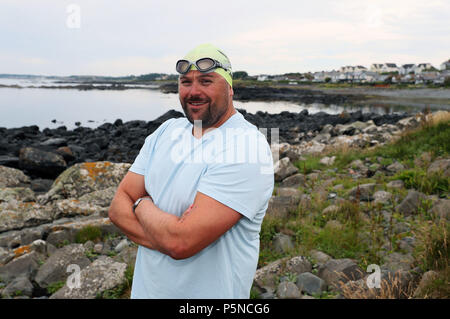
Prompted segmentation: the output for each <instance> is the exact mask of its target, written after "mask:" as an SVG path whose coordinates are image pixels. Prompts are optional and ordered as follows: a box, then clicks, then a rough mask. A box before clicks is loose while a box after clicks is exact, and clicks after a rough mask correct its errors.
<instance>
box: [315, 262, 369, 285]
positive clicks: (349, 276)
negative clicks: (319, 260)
mask: <svg viewBox="0 0 450 319" xmlns="http://www.w3.org/2000/svg"><path fill="white" fill-rule="evenodd" d="M317 275H318V276H319V277H320V278H322V279H323V280H324V281H325V283H326V284H327V285H328V286H329V287H333V288H335V289H338V290H339V289H340V287H341V284H343V283H346V282H347V281H350V280H358V279H361V278H362V277H363V276H364V272H363V271H362V270H361V269H360V268H359V267H358V265H357V264H356V263H355V262H354V261H353V260H351V259H348V258H344V259H331V260H329V261H327V262H326V263H325V264H322V265H321V266H320V267H319V269H318V272H317Z"/></svg>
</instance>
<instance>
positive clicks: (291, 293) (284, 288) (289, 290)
mask: <svg viewBox="0 0 450 319" xmlns="http://www.w3.org/2000/svg"><path fill="white" fill-rule="evenodd" d="M277 297H278V298H279V299H300V298H301V297H302V295H301V293H300V290H299V289H298V287H297V286H296V285H295V284H294V283H293V282H290V281H283V282H281V283H280V284H279V285H278V287H277Z"/></svg>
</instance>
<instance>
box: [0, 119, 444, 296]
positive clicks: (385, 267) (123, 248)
mask: <svg viewBox="0 0 450 319" xmlns="http://www.w3.org/2000/svg"><path fill="white" fill-rule="evenodd" d="M243 113H244V115H245V117H246V118H247V119H248V120H249V121H251V122H252V123H254V124H255V125H257V126H258V127H265V128H271V127H280V144H277V145H272V147H273V151H274V152H277V153H278V154H279V155H280V156H279V161H277V162H276V163H275V169H276V174H275V180H276V183H277V186H276V190H275V193H274V196H273V197H272V198H271V200H270V203H269V209H268V211H267V218H268V220H271V219H272V220H278V221H279V222H280V223H282V224H283V225H287V226H289V223H291V222H292V221H291V220H290V219H289V218H290V216H292V214H293V213H294V212H297V213H298V212H299V211H303V212H305V211H308V209H310V210H311V211H313V206H314V204H315V203H316V201H317V202H320V203H321V206H320V208H321V210H320V214H319V215H324V216H328V217H327V218H326V220H325V221H324V226H323V225H322V226H323V227H324V229H326V230H333V229H338V230H339V229H341V230H342V229H344V228H343V227H344V226H343V221H342V219H340V218H338V215H339V213H340V212H341V209H342V207H347V206H345V205H347V204H348V203H350V202H351V203H353V202H354V201H355V198H356V199H357V200H358V202H359V201H360V202H361V205H369V206H370V207H372V206H371V205H378V206H376V207H381V208H382V209H377V210H375V209H372V210H371V211H364V213H361V218H362V219H363V220H364V219H366V220H367V219H368V220H370V219H371V218H375V217H374V216H375V214H376V215H377V216H379V219H380V224H379V225H378V224H377V225H378V226H379V227H381V228H382V229H381V232H382V233H383V232H384V235H382V236H384V237H383V239H382V244H380V247H379V249H378V250H379V258H380V260H381V261H382V265H381V266H382V274H381V278H382V280H383V281H382V285H383V284H384V285H385V286H386V285H388V286H389V285H390V286H389V287H391V286H393V287H395V289H393V292H392V294H391V295H390V296H395V297H397V298H402V297H405V296H406V295H407V294H406V291H407V290H408V289H412V288H414V291H416V290H417V289H419V287H422V286H425V283H422V281H425V280H430V278H435V276H436V274H433V273H429V272H427V273H424V272H423V271H422V270H421V269H419V268H418V267H417V265H416V264H415V261H414V258H413V256H412V249H413V248H414V247H415V245H418V238H415V237H414V236H412V235H411V233H410V230H411V228H412V225H413V224H414V223H415V221H416V219H417V218H419V217H420V216H421V215H420V214H419V212H420V207H421V203H422V202H423V200H427V201H428V200H429V201H430V207H429V208H430V211H431V212H432V214H433V216H437V217H438V218H441V219H443V220H447V219H448V218H449V215H448V212H449V211H450V209H449V202H450V200H449V199H447V197H448V193H447V194H446V195H445V196H444V198H441V197H439V196H436V195H427V194H423V193H422V192H420V190H414V189H406V185H405V184H404V183H403V184H402V181H401V180H400V181H396V182H394V181H391V182H390V184H389V186H382V185H380V184H379V183H377V182H376V181H375V182H370V181H368V180H367V178H371V177H377V178H380V176H393V175H395V174H397V173H399V172H402V171H403V170H406V169H408V168H407V167H405V166H404V165H402V164H401V163H399V162H396V161H394V162H392V161H391V162H389V163H388V162H386V160H385V159H383V158H378V159H377V162H376V163H372V162H370V161H366V162H364V161H359V162H358V161H357V162H352V163H351V164H350V165H348V166H346V167H345V168H344V171H345V172H346V173H345V174H343V175H342V176H340V175H339V174H338V173H336V169H334V170H333V169H332V168H333V162H334V160H335V159H334V158H333V157H329V156H325V155H323V156H322V155H320V154H325V153H326V152H327V150H332V149H339V148H342V149H350V148H357V149H358V148H359V149H366V148H368V147H371V146H376V145H384V144H388V143H391V142H393V141H395V140H396V139H398V137H399V136H401V134H402V133H403V132H404V131H405V130H407V129H411V128H415V127H418V126H419V125H421V123H422V121H423V119H424V118H426V116H425V115H423V114H421V115H414V116H408V115H407V114H405V115H386V116H379V115H373V114H362V113H360V112H357V113H350V114H341V115H338V116H332V115H326V114H315V115H309V114H308V113H307V112H302V113H298V114H292V113H281V114H277V115H269V114H266V113H261V112H259V113H257V114H246V113H245V112H243ZM180 116H183V115H182V114H181V113H179V112H175V111H169V112H167V113H166V114H165V115H163V116H162V117H160V118H158V119H157V120H154V121H151V122H145V121H132V122H127V123H122V121H121V120H117V121H116V122H115V123H107V124H103V125H102V126H100V127H98V128H97V129H88V128H83V127H79V128H77V129H75V130H73V131H69V130H67V129H65V128H64V127H61V128H58V129H54V130H50V129H45V130H44V131H42V132H41V131H40V130H39V128H38V127H23V128H17V129H5V128H0V136H1V142H0V295H1V296H3V297H5V298H119V297H121V296H124V295H125V296H126V295H127V291H128V293H129V288H130V284H131V281H130V278H131V277H132V269H133V266H134V261H135V258H136V251H137V247H136V245H135V244H133V243H131V242H130V241H129V240H128V239H127V238H126V237H125V236H124V235H123V234H121V232H120V231H119V230H118V229H117V228H116V227H115V226H114V225H113V224H112V223H111V222H110V220H109V218H108V217H107V211H108V207H109V204H110V202H111V200H112V198H113V196H114V193H115V190H116V188H117V186H118V184H119V182H120V180H121V179H122V178H123V176H124V175H125V174H126V172H127V170H128V168H129V167H130V163H131V162H132V161H133V160H134V157H135V156H136V155H137V154H138V152H139V149H140V147H141V146H142V144H143V142H144V139H145V137H146V136H147V135H148V134H150V133H151V132H153V131H154V130H155V129H156V128H157V127H158V126H159V125H160V124H161V123H162V122H164V121H165V120H167V119H169V118H172V117H180ZM281 127H283V128H284V129H281ZM312 155H318V156H320V157H321V159H320V162H321V164H322V165H323V166H324V169H322V170H314V171H312V172H306V168H305V170H302V169H301V168H299V167H296V166H294V165H293V163H295V162H298V161H302V160H305V158H304V157H305V156H306V157H308V156H312ZM423 156H424V158H423V159H422V161H421V162H420V163H418V165H421V167H423V168H424V170H426V171H430V172H438V173H440V174H443V176H447V178H448V177H450V175H449V174H450V159H448V158H438V159H434V160H433V161H432V162H430V161H427V159H426V158H425V157H426V156H427V155H426V154H425V155H423ZM327 167H328V168H327ZM430 174H431V173H430ZM344 177H345V178H348V179H349V180H352V181H355V180H356V181H358V180H360V181H361V183H360V182H358V183H357V184H358V186H357V187H356V186H355V187H352V188H350V189H346V187H347V186H346V185H345V183H344V185H343V184H342V183H339V178H341V180H342V179H343V178H344ZM399 189H400V190H401V192H400V191H399ZM344 190H345V191H344ZM447 192H448V186H447ZM313 194H314V195H313ZM325 204H326V205H325ZM380 205H381V206H380ZM364 207H366V206H364ZM373 207H375V206H373ZM314 209H316V208H314ZM397 212H401V213H402V214H403V215H402V216H404V218H403V219H400V218H399V219H398V220H397V218H394V220H393V217H395V216H396V215H395V214H397ZM341 213H342V214H343V212H341ZM330 216H331V217H330ZM333 216H334V217H333ZM377 218H378V217H377ZM377 220H378V219H377ZM325 224H326V225H325ZM383 227H385V228H383ZM288 228H289V227H283V229H285V230H284V231H281V232H277V233H276V234H275V235H274V236H271V238H270V251H274V252H276V253H279V254H281V255H283V254H285V253H288V252H292V251H295V249H297V248H298V247H296V243H295V241H294V238H296V236H297V235H295V234H296V233H293V232H292V231H289V229H288ZM390 232H394V233H395V234H396V235H398V236H397V237H396V238H397V241H398V243H397V244H396V246H395V247H400V248H399V249H398V250H395V249H392V246H389V241H390V237H389V235H390ZM361 233H362V234H361V235H360V236H361V237H360V239H359V240H361V241H369V243H370V233H369V234H367V233H366V232H361ZM367 236H369V237H367ZM264 238H265V237H264V235H263V236H262V240H264ZM73 265H77V266H78V268H76V269H78V270H79V271H80V273H79V274H80V276H79V278H80V282H79V285H78V286H77V288H75V289H71V287H73V286H72V284H73V283H74V282H73V279H74V277H73V276H72V275H73V274H74V273H75V272H76V271H77V270H76V269H75V268H70V267H72V266H73ZM74 269H75V270H74ZM369 275H370V273H369V272H367V269H363V268H362V267H361V265H360V264H358V263H357V261H356V260H355V259H352V258H340V257H339V256H338V255H336V256H333V255H332V254H330V253H328V254H327V253H324V252H323V251H321V250H320V249H319V248H317V249H311V250H307V251H306V250H305V251H301V254H294V256H292V253H290V257H283V258H280V259H277V260H276V261H273V262H270V263H268V264H266V265H260V267H259V269H258V271H257V273H256V275H255V280H254V289H253V291H252V294H254V295H253V297H256V298H314V297H323V296H331V297H339V298H349V291H353V292H354V291H358V292H359V293H361V294H363V293H367V291H369V292H370V293H372V294H375V295H372V297H376V294H377V292H376V291H375V292H374V291H373V290H367V287H366V285H365V283H366V280H367V278H368V276H369ZM427 278H428V279H427ZM75 284H76V282H75ZM421 285H422V286H421ZM411 287H412V288H411ZM378 292H379V291H378ZM422 292H423V291H422ZM422 292H421V291H416V292H415V293H416V294H417V296H422V295H421V293H422Z"/></svg>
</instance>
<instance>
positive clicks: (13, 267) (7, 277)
mask: <svg viewBox="0 0 450 319" xmlns="http://www.w3.org/2000/svg"><path fill="white" fill-rule="evenodd" d="M44 259H45V257H44V256H42V255H41V254H39V253H37V252H36V251H32V252H30V253H28V254H25V255H22V256H20V257H17V258H15V259H13V260H11V261H10V262H9V263H7V264H6V265H4V266H3V267H0V278H2V281H4V282H6V283H10V282H11V281H12V280H13V279H14V278H17V277H26V278H31V279H32V278H33V277H34V276H35V274H36V272H37V270H38V268H39V265H40V263H41V262H42V260H44Z"/></svg>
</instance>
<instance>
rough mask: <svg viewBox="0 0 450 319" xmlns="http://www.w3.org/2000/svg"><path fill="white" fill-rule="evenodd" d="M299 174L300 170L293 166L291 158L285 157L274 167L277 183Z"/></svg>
mask: <svg viewBox="0 0 450 319" xmlns="http://www.w3.org/2000/svg"><path fill="white" fill-rule="evenodd" d="M297 172H298V168H297V167H295V166H294V165H292V163H291V161H290V159H289V157H284V158H282V159H280V160H279V161H278V162H276V163H275V165H274V173H275V182H281V181H282V180H283V179H285V178H286V177H289V176H291V175H294V174H296V173H297Z"/></svg>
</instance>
